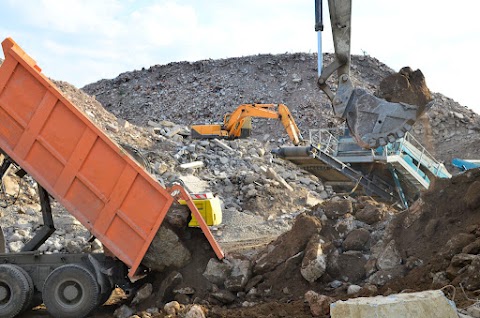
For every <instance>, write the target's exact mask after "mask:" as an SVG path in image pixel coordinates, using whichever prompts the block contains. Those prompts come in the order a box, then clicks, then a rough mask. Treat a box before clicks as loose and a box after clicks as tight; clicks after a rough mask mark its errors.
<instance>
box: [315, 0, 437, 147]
mask: <svg viewBox="0 0 480 318" xmlns="http://www.w3.org/2000/svg"><path fill="white" fill-rule="evenodd" d="M328 6H329V11H330V22H331V25H332V35H333V43H334V48H335V59H334V61H333V62H331V63H330V64H329V65H327V66H325V67H322V64H321V54H322V53H321V51H319V52H318V55H319V70H321V71H320V72H319V78H318V86H319V87H320V89H322V90H323V91H324V92H325V94H326V95H327V96H328V98H329V99H330V101H331V102H332V106H333V110H334V114H335V116H336V117H338V118H342V119H344V120H346V122H347V125H348V127H349V129H350V132H351V134H352V135H353V136H354V138H355V140H356V141H357V143H358V144H359V145H360V146H362V147H364V148H377V147H378V146H383V145H386V144H387V143H389V142H394V141H395V140H397V139H399V138H402V137H403V136H404V135H405V133H406V132H407V131H409V130H410V129H411V128H412V126H413V124H414V123H415V121H416V120H417V119H418V118H419V117H420V116H422V115H423V113H425V111H427V110H428V108H430V107H431V106H432V105H433V102H430V103H428V104H426V105H410V104H406V103H401V102H400V103H392V102H388V101H386V100H383V99H380V98H378V97H376V96H374V95H372V94H371V93H369V92H368V91H366V90H364V89H361V88H355V87H354V86H353V84H352V80H351V77H350V62H351V55H350V37H351V36H350V34H351V16H352V0H328ZM315 12H316V14H315V18H316V21H315V30H316V31H317V32H321V31H322V30H323V21H322V0H315ZM319 49H321V35H320V33H319ZM335 72H336V75H337V89H336V94H334V93H333V92H332V89H331V88H330V87H329V86H328V85H327V80H328V79H329V78H330V77H331V76H332V75H333V74H334V73H335Z"/></svg>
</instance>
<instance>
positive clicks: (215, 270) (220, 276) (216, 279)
mask: <svg viewBox="0 0 480 318" xmlns="http://www.w3.org/2000/svg"><path fill="white" fill-rule="evenodd" d="M231 271H232V265H231V264H230V263H226V262H221V261H219V260H217V259H215V258H211V259H210V261H208V264H207V268H206V269H205V271H204V272H203V277H205V278H206V279H207V280H208V281H209V282H211V283H213V284H215V285H218V286H222V285H223V284H224V282H225V280H226V279H227V276H228V275H230V273H231Z"/></svg>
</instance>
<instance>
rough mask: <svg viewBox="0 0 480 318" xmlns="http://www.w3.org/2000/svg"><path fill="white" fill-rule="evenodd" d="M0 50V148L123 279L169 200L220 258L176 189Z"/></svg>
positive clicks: (19, 55)
mask: <svg viewBox="0 0 480 318" xmlns="http://www.w3.org/2000/svg"><path fill="white" fill-rule="evenodd" d="M2 47H3V51H4V54H5V61H4V62H3V65H2V66H1V67H0V148H1V149H2V150H3V151H4V152H5V153H6V154H7V155H8V156H10V157H11V158H12V159H13V160H14V161H15V162H16V163H17V164H19V165H20V166H21V167H22V168H23V169H24V170H25V171H26V172H27V173H28V174H30V175H31V176H32V177H33V178H34V179H35V180H36V181H37V182H38V183H39V184H40V185H41V186H42V187H43V188H45V189H46V190H47V191H48V193H50V194H51V195H52V196H53V197H54V198H55V199H56V200H57V201H59V202H60V203H61V204H62V205H63V206H64V207H65V208H66V209H67V210H68V211H69V212H70V213H71V214H72V215H73V216H74V217H75V218H77V220H78V221H79V222H81V223H82V224H83V225H84V226H85V227H86V228H87V229H88V230H89V231H90V232H91V233H92V234H93V235H94V236H96V237H97V238H98V239H99V240H100V241H101V242H102V243H103V244H104V246H105V247H106V248H107V249H108V250H109V251H110V252H111V253H112V254H113V255H115V256H116V257H117V258H119V259H120V260H121V261H122V262H124V263H125V264H126V265H127V266H128V267H130V270H129V274H128V276H129V277H130V278H134V277H135V276H136V275H137V270H138V268H139V266H140V264H141V262H142V259H143V257H144V255H145V253H146V252H147V250H148V247H149V246H150V244H151V242H152V240H153V238H154V237H155V234H156V233H157V231H158V229H159V228H160V226H161V224H162V222H163V220H164V218H165V215H166V214H167V212H168V210H169V208H170V206H171V205H172V203H173V202H174V200H175V199H176V196H180V197H181V198H182V199H185V200H186V201H187V204H188V206H189V208H190V209H191V211H192V213H193V215H195V217H196V218H197V220H200V227H201V229H202V230H203V232H204V233H205V235H206V237H207V239H208V241H209V242H210V244H211V245H212V247H213V249H214V251H215V253H216V255H217V256H218V257H219V258H223V252H222V250H221V249H220V247H219V246H218V244H217V242H216V241H215V239H214V238H213V236H212V234H211V232H210V230H209V229H208V227H207V225H206V224H205V222H204V221H203V219H202V218H201V217H200V213H199V212H198V210H197V209H196V207H195V204H193V201H192V200H191V199H190V197H189V196H188V194H187V193H186V192H185V190H183V188H181V187H175V186H174V187H173V188H171V189H165V188H163V187H162V186H161V185H160V184H159V183H158V182H157V181H156V180H155V179H154V178H153V177H152V176H151V175H150V174H149V173H148V172H147V171H146V170H145V169H144V168H142V167H141V166H140V165H139V164H138V163H137V162H136V161H135V160H134V159H133V158H132V157H130V155H129V154H127V153H126V152H125V151H124V150H123V149H122V148H121V147H119V146H118V145H117V144H116V143H115V142H114V141H112V140H111V139H110V138H109V137H108V136H106V135H105V134H104V133H103V131H102V130H101V129H99V128H98V127H97V126H96V125H95V124H94V123H93V122H92V121H90V119H88V118H87V117H86V116H85V115H84V113H83V112H82V111H81V110H79V109H78V108H77V107H76V106H74V105H73V104H72V103H71V102H70V101H69V100H68V99H67V98H65V97H64V96H63V94H62V93H61V92H60V91H59V90H58V89H57V88H56V87H55V85H54V84H53V83H52V82H51V81H50V80H49V79H48V78H47V77H46V76H45V75H43V74H42V73H41V69H40V67H38V66H37V64H36V62H35V61H34V60H33V59H32V58H31V57H30V56H28V55H27V54H26V53H25V52H24V51H23V50H22V49H21V48H20V47H19V46H18V45H17V44H16V43H15V42H14V41H13V40H12V39H11V38H7V39H5V40H4V41H3V42H2Z"/></svg>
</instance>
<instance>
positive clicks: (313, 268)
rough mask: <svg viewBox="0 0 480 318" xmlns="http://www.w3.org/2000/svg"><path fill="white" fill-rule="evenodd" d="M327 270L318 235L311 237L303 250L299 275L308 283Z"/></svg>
mask: <svg viewBox="0 0 480 318" xmlns="http://www.w3.org/2000/svg"><path fill="white" fill-rule="evenodd" d="M326 268H327V257H326V255H325V254H323V250H322V240H321V239H320V235H313V236H312V237H311V238H310V241H309V242H308V244H307V247H306V248H305V255H304V256H303V260H302V266H301V268H300V273H301V274H302V276H303V278H305V279H306V280H307V281H308V282H310V283H313V282H314V281H316V280H317V279H319V278H320V277H321V276H322V275H323V274H324V273H325V270H326Z"/></svg>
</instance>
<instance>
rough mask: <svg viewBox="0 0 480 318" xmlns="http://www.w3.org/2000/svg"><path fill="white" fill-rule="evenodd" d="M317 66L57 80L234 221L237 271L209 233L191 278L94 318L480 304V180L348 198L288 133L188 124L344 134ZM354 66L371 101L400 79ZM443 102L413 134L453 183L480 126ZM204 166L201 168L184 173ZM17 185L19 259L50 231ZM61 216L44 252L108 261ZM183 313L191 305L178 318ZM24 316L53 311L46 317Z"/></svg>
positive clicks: (164, 173) (179, 68)
mask: <svg viewBox="0 0 480 318" xmlns="http://www.w3.org/2000/svg"><path fill="white" fill-rule="evenodd" d="M331 58H332V57H331V56H330V55H326V56H325V59H326V60H329V59H331ZM315 65H316V56H315V55H314V54H303V53H299V54H282V55H258V56H249V57H242V58H232V59H225V60H205V61H198V62H195V63H189V62H181V63H171V64H168V65H162V66H159V65H156V66H152V67H150V68H148V69H143V70H138V71H133V72H127V73H123V74H120V75H119V76H118V77H117V78H115V79H111V80H101V81H99V82H96V83H92V84H90V85H87V86H86V87H84V88H83V89H82V90H79V89H77V88H75V87H73V86H72V85H70V84H68V83H65V82H56V84H57V85H58V87H59V88H60V89H61V90H62V91H63V92H64V94H65V95H66V96H67V97H68V98H70V99H71V100H72V101H73V102H74V103H75V104H76V105H77V106H78V107H79V108H80V109H82V110H83V111H84V112H85V113H86V114H87V116H88V117H89V118H90V119H91V120H92V121H94V122H95V123H96V124H97V125H98V126H99V127H101V128H102V129H104V130H105V131H106V132H107V134H108V135H109V136H110V137H111V138H112V139H114V140H115V141H116V142H117V143H119V144H121V145H124V146H125V147H126V148H131V149H133V150H134V151H133V154H134V157H135V158H136V159H137V160H138V161H139V162H140V163H141V164H142V165H144V166H145V167H146V168H147V169H149V170H150V171H151V172H152V174H153V175H154V176H155V177H156V178H157V180H158V181H159V182H160V183H162V184H163V185H169V184H171V183H172V182H179V181H181V180H182V181H183V182H185V180H187V184H188V185H190V187H191V188H192V189H193V188H194V189H196V190H198V191H200V192H201V191H209V192H213V193H215V194H216V195H218V196H219V197H220V198H221V200H222V202H223V223H222V225H219V226H215V227H212V232H213V234H214V236H215V238H216V239H217V240H218V241H219V242H220V245H221V246H222V247H223V248H224V250H225V251H226V252H227V258H226V259H227V261H226V262H223V263H222V262H218V264H217V263H214V261H212V259H215V256H214V254H213V252H212V251H211V249H210V247H209V245H208V243H207V242H206V241H205V238H204V237H203V234H202V233H201V232H199V230H198V229H189V230H188V232H189V233H187V234H185V233H184V234H185V236H182V238H184V239H185V240H184V242H183V244H184V245H185V246H186V248H187V249H188V250H189V251H190V252H191V261H190V262H189V263H188V264H187V265H186V266H185V267H183V268H167V269H165V270H164V271H162V272H158V273H154V274H153V275H150V277H149V278H148V280H147V281H145V282H144V283H143V285H142V286H140V291H138V293H137V291H136V292H135V294H133V295H131V296H130V297H126V296H125V294H124V293H123V291H122V290H120V289H118V288H117V289H116V290H115V291H114V293H113V294H112V297H111V298H110V300H109V301H108V302H107V303H106V304H105V305H104V306H102V307H100V308H99V309H97V310H96V311H95V312H94V313H93V315H92V317H112V316H115V317H125V318H126V317H131V316H133V315H135V314H136V315H138V317H142V318H143V317H190V318H191V317H202V315H203V316H206V317H312V316H325V317H327V316H328V312H326V311H318V310H317V309H318V307H319V306H321V305H324V304H329V303H330V302H332V301H335V300H340V299H347V298H351V297H359V296H373V295H389V294H392V293H399V292H408V291H418V290H427V289H439V288H444V287H445V286H447V287H445V288H444V290H445V293H446V294H447V296H448V297H450V298H453V300H454V301H455V303H456V305H457V307H458V308H465V307H467V306H469V305H471V304H473V303H475V302H476V301H475V299H477V297H478V290H480V276H479V274H478V273H479V272H480V194H479V193H480V192H478V189H479V188H480V187H479V186H480V171H476V170H472V171H469V172H467V173H464V174H460V175H458V176H455V177H454V178H452V179H451V180H434V182H433V185H432V186H431V188H430V189H429V190H428V191H427V192H425V193H422V195H421V197H420V199H419V200H417V201H416V202H415V203H414V204H413V205H412V206H411V207H410V208H409V209H406V210H403V209H401V208H399V207H398V204H395V203H392V202H379V201H377V200H375V199H373V198H371V197H367V196H364V195H362V194H360V193H352V194H351V195H345V194H336V193H335V192H334V190H333V189H332V187H331V186H329V185H327V184H324V183H323V182H322V180H319V179H318V178H317V177H315V176H313V175H311V174H309V173H307V172H305V171H303V170H301V169H300V168H298V167H297V166H295V165H293V164H290V163H288V162H285V161H282V160H281V159H279V158H276V157H274V156H273V155H272V154H271V153H270V151H271V150H272V149H273V148H275V147H277V146H279V145H285V144H288V143H289V141H288V137H287V136H286V134H285V132H284V130H283V127H282V126H281V125H280V123H278V122H275V121H265V120H254V128H253V136H252V138H249V139H244V140H219V141H214V140H192V139H191V138H190V137H189V136H188V132H189V126H190V125H192V124H203V123H213V122H219V121H221V120H222V118H223V115H224V114H225V113H227V112H229V111H231V110H233V109H235V108H236V107H237V106H238V105H239V104H242V103H284V104H286V105H287V106H288V107H289V108H290V110H291V111H292V113H293V116H294V117H295V119H296V122H297V124H298V126H299V127H300V129H301V130H302V132H304V135H305V136H304V137H306V136H307V135H308V130H309V129H318V128H323V127H327V126H330V127H331V126H332V125H333V126H335V125H337V124H338V122H336V120H334V119H333V118H332V112H331V106H330V103H329V101H328V100H327V98H326V97H325V96H323V95H322V94H321V93H320V92H319V90H318V89H317V87H316V83H315V82H316V80H315V79H316V70H315ZM352 69H353V77H354V84H355V85H357V86H360V87H363V88H366V89H368V90H370V91H375V90H376V89H377V88H378V85H379V83H380V80H381V79H382V78H384V77H385V76H387V75H389V74H391V73H393V70H391V69H390V68H388V67H387V66H385V65H383V64H382V63H380V62H379V61H378V60H376V59H374V58H372V57H369V56H355V57H354V58H353V64H352ZM427 82H428V78H427ZM433 95H434V97H435V101H436V102H435V105H434V106H433V107H432V108H431V109H430V110H429V111H428V112H427V114H426V115H425V116H424V118H422V120H420V121H419V122H418V123H417V124H416V125H415V126H414V128H413V130H412V133H413V134H414V135H415V136H416V137H417V138H418V139H419V140H420V141H421V142H422V143H423V144H424V145H425V147H427V149H428V150H429V151H430V152H431V153H432V154H433V155H435V157H436V158H437V159H438V160H440V161H443V162H444V163H445V165H446V166H447V167H448V168H449V169H450V170H451V172H455V171H454V170H453V169H452V166H451V165H450V164H449V163H450V160H451V159H452V158H454V157H463V158H467V159H468V158H470V159H476V158H478V156H480V154H479V151H480V150H479V149H480V148H479V147H477V146H476V145H477V144H478V143H479V140H480V125H479V118H478V115H477V114H476V113H475V112H473V111H472V110H470V109H468V107H464V106H461V105H459V104H458V103H456V102H454V101H453V100H451V99H449V98H447V97H445V96H443V95H441V94H439V93H434V94H433ZM102 105H103V106H102ZM192 162H201V164H198V166H196V167H195V168H183V167H182V165H183V164H186V163H192ZM13 172H14V171H11V172H10V173H9V174H7V176H6V177H5V178H4V180H3V183H2V194H1V198H0V199H1V202H0V203H1V206H0V211H1V213H2V227H3V229H4V232H5V236H6V239H7V251H10V252H16V251H19V250H20V249H21V247H22V246H23V244H24V243H25V242H26V241H28V239H30V238H31V237H32V236H33V233H34V231H35V229H36V228H37V226H38V224H39V222H40V220H41V213H40V205H39V203H38V200H37V195H36V191H35V182H34V181H33V180H31V179H29V178H26V179H25V178H22V179H20V178H18V177H17V176H15V175H14V173H13ZM279 180H283V181H284V182H285V183H283V182H280V181H279ZM285 184H287V185H288V186H289V187H291V188H289V187H286V186H285ZM53 210H54V220H55V221H56V227H57V229H58V230H57V231H56V233H55V234H54V235H53V236H52V237H51V238H50V239H49V240H48V241H47V242H46V243H45V244H44V245H43V246H42V247H41V249H42V251H44V252H82V251H83V252H101V251H102V245H101V243H100V242H98V241H94V242H93V243H89V242H88V238H89V233H88V232H87V231H86V230H85V229H84V228H83V227H82V226H81V224H80V223H79V222H78V221H76V220H75V219H74V218H73V217H72V216H71V215H70V214H69V213H68V212H67V211H65V209H64V208H63V207H62V206H60V205H59V204H57V203H54V206H53ZM182 235H183V234H182ZM319 251H320V253H319ZM314 260H315V261H316V262H317V263H316V264H315V265H316V267H315V270H313V271H312V270H311V266H310V265H311V264H312V262H314ZM225 263H227V265H225ZM212 264H213V265H212ZM210 265H211V266H213V267H212V268H213V269H212V272H208V271H207V268H208V267H209V266H210ZM319 268H320V272H319ZM214 269H215V270H214ZM222 271H224V272H225V273H223V272H222ZM309 280H310V281H309ZM450 285H451V286H453V287H448V286H450ZM454 290H455V292H454ZM319 296H326V297H325V298H322V297H320V298H319ZM135 297H137V298H136V299H137V300H135ZM171 301H177V302H178V308H177V309H174V311H173V314H171V313H172V312H169V311H168V310H169V309H171V308H170V307H169V305H168V304H169V303H170V302H171ZM170 304H171V303H170ZM166 305H167V307H165V306H166ZM174 305H175V304H174ZM170 306H173V305H170ZM200 312H201V313H200ZM195 315H196V316H195ZM21 317H48V313H47V311H46V309H45V308H44V307H42V306H39V307H37V308H35V309H34V310H32V311H29V312H27V313H24V314H23V315H22V316H21ZM135 317H137V316H135Z"/></svg>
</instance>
